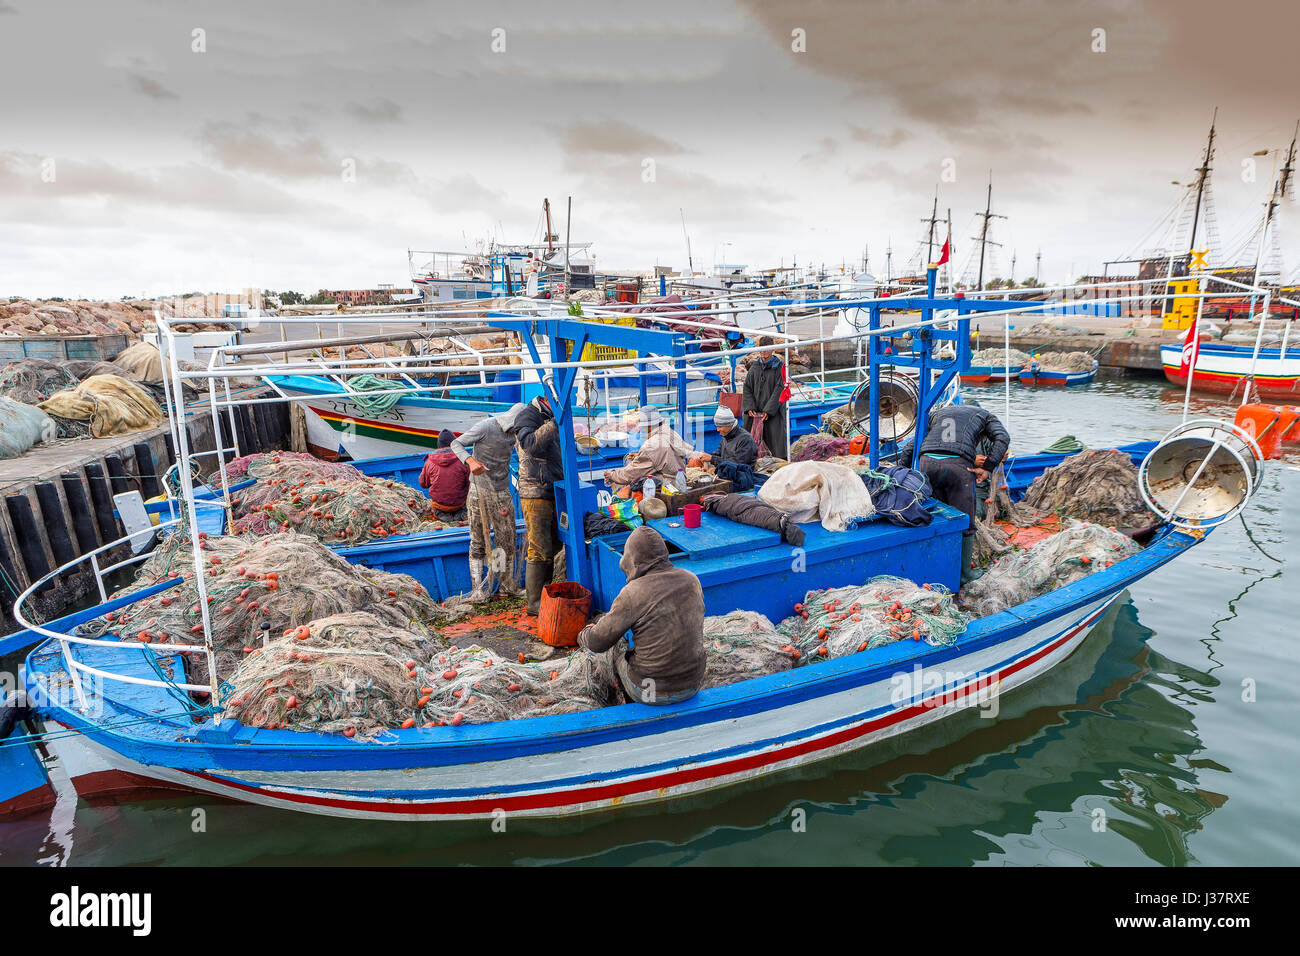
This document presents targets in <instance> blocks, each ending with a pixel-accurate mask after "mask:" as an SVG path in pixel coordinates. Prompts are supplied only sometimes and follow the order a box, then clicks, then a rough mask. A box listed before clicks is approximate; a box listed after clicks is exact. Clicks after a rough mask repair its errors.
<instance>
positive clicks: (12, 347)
mask: <svg viewBox="0 0 1300 956" xmlns="http://www.w3.org/2000/svg"><path fill="white" fill-rule="evenodd" d="M129 342H130V337H129V336H128V335H126V334H125V333H122V332H119V333H115V334H113V335H31V336H27V337H24V338H9V337H7V336H6V337H0V362H17V361H19V360H21V359H25V358H39V359H45V360H46V361H49V362H63V361H68V360H75V359H86V360H89V361H92V362H107V361H108V360H109V357H110V356H113V355H116V354H117V353H118V352H121V351H122V350H123V349H125V348H126V347H127V345H128V344H129Z"/></svg>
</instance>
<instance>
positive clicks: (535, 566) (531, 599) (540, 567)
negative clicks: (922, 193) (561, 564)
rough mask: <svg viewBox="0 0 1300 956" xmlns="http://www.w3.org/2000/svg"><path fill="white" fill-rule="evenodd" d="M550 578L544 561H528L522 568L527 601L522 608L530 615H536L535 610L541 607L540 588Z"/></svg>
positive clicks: (548, 569)
mask: <svg viewBox="0 0 1300 956" xmlns="http://www.w3.org/2000/svg"><path fill="white" fill-rule="evenodd" d="M550 580H551V568H550V565H549V563H548V562H545V561H529V562H528V563H527V565H526V566H525V569H524V591H525V594H526V595H527V598H528V603H527V604H526V605H525V606H524V610H525V611H526V612H527V613H528V614H530V615H532V616H533V617H536V616H537V612H538V611H539V610H541V607H542V588H544V587H546V585H547V584H549V583H550Z"/></svg>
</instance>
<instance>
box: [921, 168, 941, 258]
mask: <svg viewBox="0 0 1300 956" xmlns="http://www.w3.org/2000/svg"><path fill="white" fill-rule="evenodd" d="M921 221H922V222H923V223H926V224H927V230H928V231H927V233H926V243H925V262H926V263H930V262H934V227H935V226H936V225H937V224H939V223H941V222H943V220H942V219H940V218H939V187H938V186H935V187H934V207H933V208H932V209H931V210H930V218H929V219H922V220H921ZM924 264H925V263H923V264H922V265H923V266H924Z"/></svg>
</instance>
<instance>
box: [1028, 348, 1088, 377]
mask: <svg viewBox="0 0 1300 956" xmlns="http://www.w3.org/2000/svg"><path fill="white" fill-rule="evenodd" d="M1030 361H1031V359H1027V360H1026V361H1025V364H1024V367H1026V368H1027V367H1028V365H1029V362H1030ZM1092 366H1093V358H1092V355H1091V354H1090V353H1088V352H1039V353H1038V367H1039V369H1041V370H1042V371H1044V372H1091V371H1092Z"/></svg>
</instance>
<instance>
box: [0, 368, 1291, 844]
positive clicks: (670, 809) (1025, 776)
mask: <svg viewBox="0 0 1300 956" xmlns="http://www.w3.org/2000/svg"><path fill="white" fill-rule="evenodd" d="M968 394H969V395H970V396H972V397H975V398H977V399H978V400H979V401H980V402H981V404H983V405H984V406H985V407H987V408H989V409H991V410H993V411H995V412H996V413H997V414H999V415H1001V414H1002V413H1003V391H1002V388H1001V386H996V387H988V388H974V389H969V390H968ZM1182 400H1183V394H1182V391H1181V390H1180V389H1174V388H1172V387H1170V386H1167V385H1165V384H1163V383H1160V382H1156V381H1153V380H1142V381H1134V380H1112V381H1104V380H1099V381H1097V382H1095V383H1093V384H1091V385H1089V386H1086V387H1083V388H1079V389H1070V390H1069V391H1068V392H1066V391H1063V390H1060V389H1042V390H1038V391H1030V390H1027V389H1021V388H1020V387H1019V386H1017V385H1013V386H1012V413H1011V415H1010V418H1009V420H1008V422H1007V424H1008V426H1009V429H1010V431H1011V433H1012V436H1013V450H1014V451H1018V452H1021V453H1031V452H1035V451H1037V450H1038V449H1039V448H1041V447H1043V446H1045V445H1047V444H1049V443H1051V442H1053V441H1055V440H1056V439H1058V438H1060V437H1061V436H1062V435H1065V434H1072V435H1075V436H1076V437H1077V438H1079V439H1080V440H1082V441H1083V442H1084V443H1085V444H1088V445H1090V446H1093V447H1110V446H1112V445H1116V444H1120V443H1123V442H1129V441H1138V440H1144V439H1155V438H1158V437H1159V436H1160V435H1161V434H1163V432H1164V431H1166V430H1167V429H1168V428H1170V427H1172V426H1173V425H1175V424H1177V423H1178V421H1179V419H1180V415H1181V411H1182ZM1192 414H1193V416H1194V417H1205V416H1211V415H1212V416H1214V417H1223V418H1229V419H1230V418H1231V415H1232V406H1231V405H1230V404H1228V403H1227V402H1224V401H1221V400H1219V399H1214V398H1203V397H1200V396H1195V397H1193V399H1192ZM1298 466H1300V454H1295V453H1292V454H1290V456H1289V457H1288V458H1287V459H1284V460H1283V461H1279V462H1270V463H1269V465H1268V468H1267V471H1266V475H1265V478H1264V482H1263V488H1262V490H1261V491H1260V493H1259V494H1258V495H1257V496H1256V497H1255V499H1254V500H1253V501H1252V503H1251V505H1250V507H1249V508H1248V509H1247V511H1246V513H1245V521H1244V522H1243V521H1241V520H1234V521H1233V522H1232V523H1230V524H1228V525H1227V526H1225V527H1224V528H1222V529H1220V530H1218V531H1216V532H1215V533H1214V534H1213V535H1211V537H1210V538H1209V540H1208V541H1207V542H1205V543H1204V544H1203V545H1201V546H1200V547H1198V548H1196V549H1195V550H1194V551H1192V552H1191V554H1190V555H1189V556H1188V557H1187V559H1185V560H1181V561H1177V562H1174V563H1173V564H1171V565H1170V566H1167V567H1166V568H1164V569H1162V570H1160V571H1159V572H1157V573H1155V574H1153V575H1151V576H1150V577H1148V578H1146V579H1145V580H1143V581H1142V582H1141V583H1140V584H1139V585H1138V586H1137V587H1135V588H1134V589H1133V590H1132V591H1131V592H1129V593H1128V594H1126V595H1124V596H1122V597H1121V599H1120V600H1119V601H1118V602H1117V604H1116V606H1115V607H1114V608H1112V610H1111V611H1110V612H1108V613H1107V615H1106V616H1105V617H1104V618H1103V620H1102V622H1101V624H1100V625H1099V626H1098V628H1097V629H1096V631H1095V632H1094V633H1093V635H1092V637H1091V638H1090V639H1089V640H1088V641H1087V642H1086V643H1085V644H1084V645H1083V646H1082V647H1081V648H1080V649H1079V650H1078V651H1077V652H1076V653H1075V654H1074V655H1073V656H1072V657H1071V658H1069V659H1068V660H1066V661H1065V662H1064V663H1062V664H1060V665H1059V666H1058V667H1056V668H1055V669H1054V670H1053V671H1051V672H1049V673H1048V674H1047V675H1046V676H1045V677H1043V678H1040V679H1039V680H1038V681H1036V682H1034V683H1032V684H1030V685H1029V686H1028V687H1025V688H1022V689H1019V690H1017V691H1015V692H1013V693H1009V694H1006V695H1004V696H1003V697H1002V698H1001V699H1000V700H999V701H998V712H997V716H996V717H992V716H987V715H984V714H982V713H981V712H980V711H979V710H974V709H973V710H970V711H964V712H962V713H961V714H958V715H956V716H954V717H953V718H951V719H948V720H945V721H942V722H940V724H939V725H938V726H937V727H933V728H927V729H926V730H924V731H921V732H918V733H917V734H914V735H912V736H909V737H907V738H905V739H904V740H903V741H901V742H899V743H898V744H896V745H893V746H889V747H885V748H876V749H875V750H869V751H867V752H865V753H862V754H857V755H853V756H851V757H848V758H842V759H837V760H832V761H827V762H825V763H821V764H816V765H813V766H812V767H809V768H805V769H803V770H802V771H800V772H799V773H797V774H786V775H782V776H778V777H775V778H773V779H771V780H768V781H760V782H755V783H753V784H749V785H746V786H744V787H738V788H732V789H729V790H724V791H720V792H717V793H713V794H708V795H705V796H703V797H700V798H697V799H692V800H690V801H683V802H679V803H675V804H669V805H666V806H660V807H657V808H652V809H648V810H647V809H625V810H616V811H612V812H606V813H602V814H596V815H593V816H591V817H589V818H587V819H585V820H566V821H562V822H557V821H525V820H517V819H508V820H504V821H499V822H498V825H497V826H495V827H494V826H493V821H475V822H473V823H465V824H451V825H443V824H418V823H396V822H393V823H390V822H358V821H352V820H342V819H333V818H329V817H319V816H309V815H306V814H290V813H286V812H283V811H279V810H271V809H265V808H260V807H253V806H245V805H238V804H233V803H225V802H219V801H212V800H207V799H203V798H198V797H194V798H187V797H176V796H173V797H171V798H168V799H164V800H158V801H153V802H146V803H138V804H134V805H121V806H89V805H86V804H84V803H80V802H78V801H77V799H76V796H75V794H74V793H73V792H72V790H71V787H70V786H69V785H68V783H67V780H66V778H63V779H62V780H60V777H59V775H58V774H57V772H56V774H55V777H54V779H55V783H56V786H57V787H58V789H59V793H60V796H59V801H58V803H57V805H56V806H55V808H54V809H53V811H51V812H50V813H48V814H44V815H40V816H36V817H33V818H29V819H26V820H22V821H18V822H13V823H0V864H6V865H24V864H33V863H36V864H43V865H104V864H117V865H140V864H144V865H154V864H199V865H222V864H289V865H294V864H299V865H311V866H321V865H329V864H335V863H351V864H555V863H569V864H585V863H595V864H608V865H632V864H640V865H682V864H693V863H694V864H714V865H754V864H809V865H815V864H841V865H842V864H903V865H907V864H915V865H935V864H939V865H961V866H965V865H1013V866H1030V865H1064V866H1078V865H1173V866H1181V865H1295V864H1296V863H1297V862H1300V810H1297V803H1296V800H1295V796H1294V794H1295V788H1296V786H1297V784H1298V783H1300V759H1298V757H1300V746H1298V745H1297V739H1296V733H1295V729H1296V726H1297V713H1296V707H1295V695H1294V692H1293V691H1294V688H1295V687H1296V686H1297V685H1300V659H1298V655H1297V654H1296V651H1295V648H1294V647H1293V646H1292V644H1291V642H1292V640H1294V639H1295V633H1296V628H1295V623H1294V621H1295V616H1296V613H1297V611H1296V603H1295V602H1294V601H1293V600H1292V598H1294V597H1295V595H1293V594H1291V592H1290V590H1289V587H1288V584H1287V574H1288V570H1289V569H1288V568H1287V564H1288V563H1289V557H1290V555H1292V554H1294V553H1295V549H1296V544H1297V542H1300V509H1298V508H1296V507H1295V505H1294V504H1293V503H1292V504H1288V502H1290V501H1291V500H1292V496H1296V495H1300V467H1298ZM1294 573H1295V572H1294V571H1291V574H1292V575H1293V576H1294ZM1292 583H1294V581H1293V582H1292ZM17 664H18V661H17V660H14V659H10V660H6V661H4V662H3V669H4V670H6V671H8V672H12V671H13V670H14V669H15V668H16V666H17Z"/></svg>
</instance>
